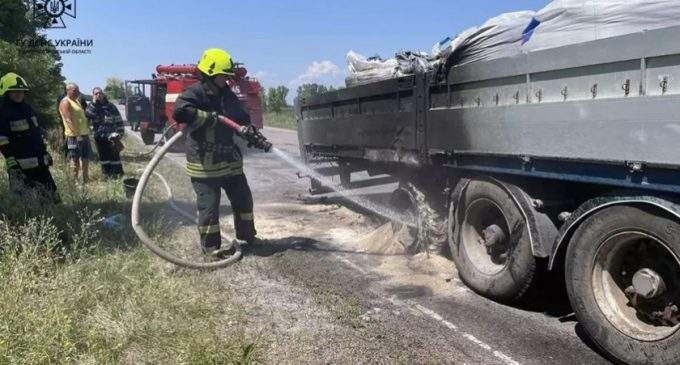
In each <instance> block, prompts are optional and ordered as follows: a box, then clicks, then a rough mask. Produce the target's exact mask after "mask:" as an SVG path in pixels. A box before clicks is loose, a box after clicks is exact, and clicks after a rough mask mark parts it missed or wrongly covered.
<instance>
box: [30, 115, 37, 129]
mask: <svg viewBox="0 0 680 365" xmlns="http://www.w3.org/2000/svg"><path fill="white" fill-rule="evenodd" d="M31 121H32V122H33V125H34V126H36V127H37V126H38V118H36V117H31Z"/></svg>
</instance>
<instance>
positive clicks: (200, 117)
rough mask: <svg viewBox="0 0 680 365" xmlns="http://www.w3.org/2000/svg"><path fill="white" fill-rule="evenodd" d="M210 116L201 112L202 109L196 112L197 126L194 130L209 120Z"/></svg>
mask: <svg viewBox="0 0 680 365" xmlns="http://www.w3.org/2000/svg"><path fill="white" fill-rule="evenodd" d="M208 116H209V114H208V112H206V111H203V110H200V109H199V110H197V111H196V122H195V123H196V125H195V126H194V128H198V127H200V126H202V125H203V123H205V121H206V120H208Z"/></svg>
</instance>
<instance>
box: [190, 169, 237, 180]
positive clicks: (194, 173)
mask: <svg viewBox="0 0 680 365" xmlns="http://www.w3.org/2000/svg"><path fill="white" fill-rule="evenodd" d="M187 175H189V176H190V177H199V178H208V177H222V176H238V175H243V169H224V170H216V171H196V170H190V169H187Z"/></svg>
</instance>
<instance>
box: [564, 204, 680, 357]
mask: <svg viewBox="0 0 680 365" xmlns="http://www.w3.org/2000/svg"><path fill="white" fill-rule="evenodd" d="M679 257H680V224H678V222H677V221H674V220H672V219H670V218H666V217H664V216H659V215H656V214H654V213H653V212H652V211H650V210H645V209H641V208H637V207H633V206H615V207H611V208H606V209H604V210H601V211H599V212H598V213H596V214H594V215H593V216H592V217H590V218H588V219H587V220H586V221H585V222H583V224H582V225H581V226H580V227H579V228H578V230H577V231H576V232H575V233H574V236H573V238H572V240H571V243H570V245H569V248H568V249H567V255H566V268H565V275H566V284H567V292H568V293H569V298H570V301H571V304H572V307H573V308H574V312H575V313H576V317H577V318H578V320H579V322H580V323H581V325H582V326H583V327H584V329H585V330H586V332H587V333H588V334H589V335H590V337H591V338H592V339H593V340H594V342H595V343H596V344H597V345H598V346H599V347H600V348H601V349H602V350H604V351H605V352H606V353H607V354H609V355H610V356H612V357H613V358H614V359H616V360H618V361H621V362H625V363H628V364H669V365H670V364H679V363H680V331H678V329H679V328H680V311H679V310H678V308H680V260H679V259H678V258H679Z"/></svg>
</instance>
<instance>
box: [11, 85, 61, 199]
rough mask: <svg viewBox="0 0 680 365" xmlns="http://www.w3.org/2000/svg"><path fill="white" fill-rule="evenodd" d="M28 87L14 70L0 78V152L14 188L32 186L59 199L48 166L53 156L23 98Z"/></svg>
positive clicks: (34, 189) (24, 190)
mask: <svg viewBox="0 0 680 365" xmlns="http://www.w3.org/2000/svg"><path fill="white" fill-rule="evenodd" d="M27 91H29V87H28V83H27V82H26V80H25V79H24V78H23V77H21V76H19V75H17V74H16V73H13V72H10V73H8V74H6V75H4V76H3V77H2V78H0V97H2V99H1V100H0V152H1V153H2V155H3V156H4V157H5V165H6V167H7V173H8V174H9V178H10V179H9V180H10V186H11V188H12V189H13V190H14V191H16V192H17V193H24V192H27V191H30V190H32V191H34V192H36V193H38V194H40V195H43V196H45V197H48V198H51V199H53V200H54V201H58V200H59V198H58V195H57V186H56V185H55V184H54V179H52V174H51V173H50V169H49V167H50V166H51V165H52V157H51V156H50V154H49V153H48V152H47V148H46V147H45V142H44V141H43V135H42V131H41V129H40V127H39V124H38V118H37V116H36V114H35V112H34V111H33V109H32V108H31V106H30V105H28V103H26V101H25V99H26V92H27ZM27 189H28V190H27Z"/></svg>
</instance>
